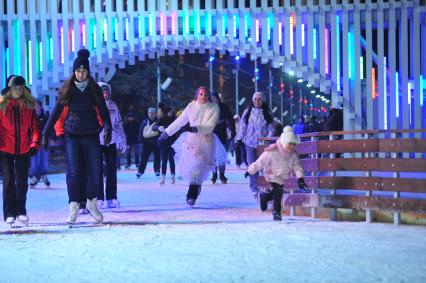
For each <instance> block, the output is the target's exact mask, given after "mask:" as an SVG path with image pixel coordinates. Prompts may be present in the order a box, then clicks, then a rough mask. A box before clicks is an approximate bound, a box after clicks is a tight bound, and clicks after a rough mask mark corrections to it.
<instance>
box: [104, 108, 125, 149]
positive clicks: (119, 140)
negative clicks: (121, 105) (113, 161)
mask: <svg viewBox="0 0 426 283" xmlns="http://www.w3.org/2000/svg"><path fill="white" fill-rule="evenodd" d="M106 105H107V108H108V112H109V115H110V118H111V124H112V138H111V142H110V144H114V143H115V144H117V147H118V148H122V147H123V146H124V147H126V143H127V142H126V135H125V134H124V129H123V122H122V121H121V115H120V111H118V107H117V104H115V102H114V101H112V100H107V101H106ZM99 138H100V141H101V144H102V145H104V144H105V142H104V130H102V132H101V133H100V135H99Z"/></svg>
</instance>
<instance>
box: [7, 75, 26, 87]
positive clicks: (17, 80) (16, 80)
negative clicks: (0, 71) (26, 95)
mask: <svg viewBox="0 0 426 283" xmlns="http://www.w3.org/2000/svg"><path fill="white" fill-rule="evenodd" d="M25 83H26V82H25V79H24V77H21V76H14V77H13V78H11V80H10V81H9V85H10V86H11V87H12V86H25Z"/></svg>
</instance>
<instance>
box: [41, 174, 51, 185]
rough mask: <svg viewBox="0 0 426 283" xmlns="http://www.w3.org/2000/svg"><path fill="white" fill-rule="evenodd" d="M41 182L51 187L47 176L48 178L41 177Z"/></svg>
mask: <svg viewBox="0 0 426 283" xmlns="http://www.w3.org/2000/svg"><path fill="white" fill-rule="evenodd" d="M41 180H42V181H43V183H44V184H45V185H46V186H50V181H49V179H48V178H47V176H46V175H41Z"/></svg>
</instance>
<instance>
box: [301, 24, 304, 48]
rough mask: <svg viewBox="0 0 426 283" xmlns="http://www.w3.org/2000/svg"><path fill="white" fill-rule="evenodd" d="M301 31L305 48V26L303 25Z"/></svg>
mask: <svg viewBox="0 0 426 283" xmlns="http://www.w3.org/2000/svg"><path fill="white" fill-rule="evenodd" d="M300 29H301V34H302V47H305V24H301V25H300Z"/></svg>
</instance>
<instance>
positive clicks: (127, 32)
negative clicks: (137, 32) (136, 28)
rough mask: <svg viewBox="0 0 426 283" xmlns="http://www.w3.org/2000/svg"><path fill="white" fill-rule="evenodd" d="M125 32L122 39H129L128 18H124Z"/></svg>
mask: <svg viewBox="0 0 426 283" xmlns="http://www.w3.org/2000/svg"><path fill="white" fill-rule="evenodd" d="M125 26H126V34H125V37H124V40H129V18H126V25H125Z"/></svg>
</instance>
